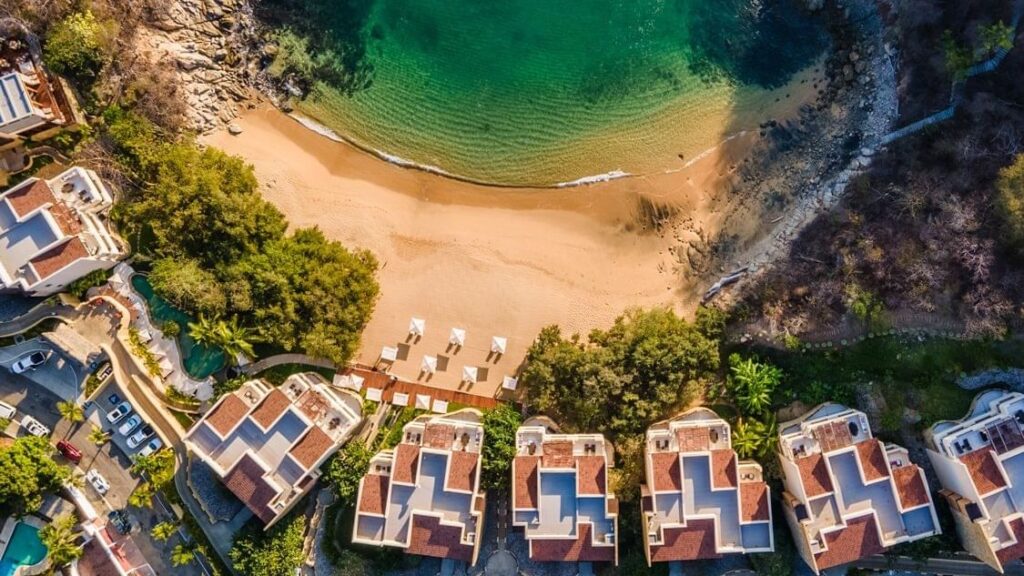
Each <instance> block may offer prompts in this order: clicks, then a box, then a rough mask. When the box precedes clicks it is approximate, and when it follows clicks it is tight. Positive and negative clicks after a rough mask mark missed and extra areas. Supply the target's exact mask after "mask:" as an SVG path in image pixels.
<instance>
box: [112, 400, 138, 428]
mask: <svg viewBox="0 0 1024 576" xmlns="http://www.w3.org/2000/svg"><path fill="white" fill-rule="evenodd" d="M131 412H132V405H131V404H129V403H128V402H121V403H120V404H118V405H117V406H114V409H113V410H111V411H110V412H108V413H107V422H110V423H111V424H116V423H117V421H118V420H120V419H121V418H124V417H125V416H127V415H129V414H131Z"/></svg>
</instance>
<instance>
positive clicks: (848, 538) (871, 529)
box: [815, 514, 885, 570]
mask: <svg viewBox="0 0 1024 576" xmlns="http://www.w3.org/2000/svg"><path fill="white" fill-rule="evenodd" d="M825 543H826V545H827V546H828V550H826V551H824V552H822V553H820V554H818V555H817V556H816V557H815V558H816V561H817V564H818V569H819V570H825V569H826V568H832V567H833V566H840V565H842V564H849V563H850V562H853V561H854V560H858V559H860V558H863V557H865V556H871V555H873V554H880V553H881V552H882V551H883V550H885V547H884V546H882V543H881V541H879V539H878V530H877V528H876V527H875V517H874V516H872V515H870V514H869V515H867V516H863V517H861V518H856V519H854V520H850V521H849V522H847V525H846V528H843V529H842V530H838V531H836V532H830V533H828V534H826V536H825Z"/></svg>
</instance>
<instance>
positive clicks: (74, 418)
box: [57, 400, 85, 438]
mask: <svg viewBox="0 0 1024 576" xmlns="http://www.w3.org/2000/svg"><path fill="white" fill-rule="evenodd" d="M57 412H60V417H61V418H63V419H65V420H67V421H68V423H69V424H71V426H70V427H69V428H68V432H67V433H66V434H65V435H64V437H65V438H67V437H68V436H70V435H71V434H72V433H73V432H74V430H75V429H76V428H77V427H78V426H77V425H78V424H80V423H82V422H84V421H85V410H82V407H81V406H79V405H78V404H77V403H75V402H74V401H71V400H62V401H60V402H57Z"/></svg>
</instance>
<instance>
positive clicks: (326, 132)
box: [288, 112, 348, 143]
mask: <svg viewBox="0 0 1024 576" xmlns="http://www.w3.org/2000/svg"><path fill="white" fill-rule="evenodd" d="M288 116H289V117H290V118H291V119H292V120H295V121H296V122H298V123H299V124H302V125H303V126H305V127H306V128H308V129H310V130H312V131H313V132H316V133H317V134H319V135H321V136H324V137H326V138H328V139H330V140H334V141H335V142H341V143H348V140H345V139H344V138H342V137H341V136H339V135H338V133H337V132H335V131H334V130H331V129H330V128H328V127H327V126H324V125H323V124H321V123H319V122H317V121H316V120H313V119H312V118H310V117H309V116H303V115H302V114H299V113H298V112H289V113H288Z"/></svg>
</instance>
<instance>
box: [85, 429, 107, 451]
mask: <svg viewBox="0 0 1024 576" xmlns="http://www.w3.org/2000/svg"><path fill="white" fill-rule="evenodd" d="M108 440H110V434H109V433H108V432H107V431H106V430H104V429H103V428H100V427H99V426H93V427H92V430H91V431H89V442H92V443H93V444H95V445H97V446H103V445H104V444H106V443H107V441H108Z"/></svg>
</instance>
